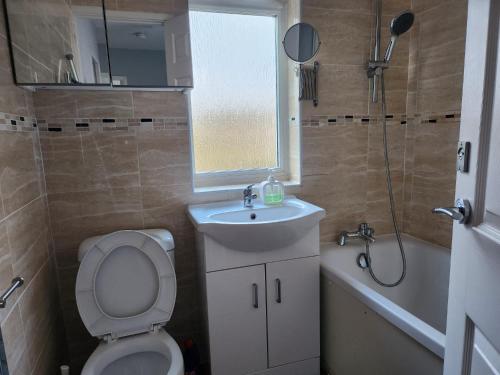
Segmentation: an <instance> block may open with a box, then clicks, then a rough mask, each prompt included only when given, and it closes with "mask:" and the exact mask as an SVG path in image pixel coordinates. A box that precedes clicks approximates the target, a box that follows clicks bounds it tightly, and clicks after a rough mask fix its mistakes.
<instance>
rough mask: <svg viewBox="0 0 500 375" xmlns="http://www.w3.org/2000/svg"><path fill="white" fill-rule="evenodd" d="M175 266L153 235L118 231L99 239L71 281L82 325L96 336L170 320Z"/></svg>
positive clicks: (137, 329) (134, 331)
mask: <svg viewBox="0 0 500 375" xmlns="http://www.w3.org/2000/svg"><path fill="white" fill-rule="evenodd" d="M176 290H177V284H176V277H175V270H174V266H173V264H172V261H171V260H170V257H169V256H168V254H167V252H166V251H165V249H164V248H163V247H162V246H161V245H160V244H159V243H158V241H157V240H155V238H154V237H152V236H150V235H148V234H146V233H144V232H139V231H119V232H115V233H111V234H109V235H107V236H104V237H102V238H101V239H100V240H99V241H98V242H96V243H95V244H94V245H93V246H92V247H91V248H90V249H89V250H88V252H87V253H86V254H85V257H84V258H83V260H82V262H81V264H80V269H79V270H78V276H77V279H76V301H77V305H78V310H79V311H80V316H81V318H82V320H83V323H84V324H85V326H86V327H87V329H88V331H89V332H90V333H91V334H92V335H93V336H97V337H101V336H106V335H111V336H112V337H122V336H128V335H133V334H137V333H141V332H147V331H149V330H151V329H152V326H153V325H158V324H159V325H162V324H165V323H166V322H168V321H169V320H170V317H171V316H172V312H173V309H174V305H175V297H176Z"/></svg>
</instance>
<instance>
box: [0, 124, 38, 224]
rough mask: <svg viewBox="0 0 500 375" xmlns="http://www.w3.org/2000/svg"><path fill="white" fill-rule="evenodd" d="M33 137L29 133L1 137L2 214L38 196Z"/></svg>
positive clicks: (0, 192)
mask: <svg viewBox="0 0 500 375" xmlns="http://www.w3.org/2000/svg"><path fill="white" fill-rule="evenodd" d="M33 137H34V135H33V134H32V133H29V132H3V134H2V136H1V137H0V194H1V197H2V203H3V208H4V210H5V215H9V214H10V213H12V212H14V211H16V210H17V209H19V208H20V207H22V206H24V205H26V204H27V203H29V202H31V201H32V200H33V199H35V198H36V197H38V196H39V195H40V184H39V178H40V176H39V175H38V171H37V170H36V163H35V159H34V155H33V141H34V140H33Z"/></svg>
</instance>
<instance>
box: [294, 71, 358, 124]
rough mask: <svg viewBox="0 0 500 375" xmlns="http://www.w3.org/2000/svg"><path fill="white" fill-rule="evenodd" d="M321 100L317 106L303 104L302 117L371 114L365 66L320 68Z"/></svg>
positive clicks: (319, 95) (307, 103)
mask: <svg viewBox="0 0 500 375" xmlns="http://www.w3.org/2000/svg"><path fill="white" fill-rule="evenodd" d="M320 63H321V62H320ZM318 97H319V104H318V106H317V107H314V106H313V104H312V102H302V116H303V118H309V117H310V116H317V115H326V116H328V115H336V114H366V113H368V79H367V78H366V70H365V67H364V66H361V65H360V66H349V65H321V66H320V73H319V85H318Z"/></svg>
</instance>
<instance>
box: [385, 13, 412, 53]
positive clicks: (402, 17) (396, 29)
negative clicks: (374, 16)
mask: <svg viewBox="0 0 500 375" xmlns="http://www.w3.org/2000/svg"><path fill="white" fill-rule="evenodd" d="M413 21H415V15H414V14H413V12H411V11H410V10H405V11H404V12H402V13H400V14H399V15H397V16H396V17H394V18H393V19H392V21H391V25H390V28H391V41H390V42H389V45H388V46H387V50H386V51H385V62H387V63H388V62H389V61H390V60H391V57H392V52H393V51H394V47H395V45H396V41H397V39H398V37H399V36H400V35H401V34H404V33H406V32H407V31H408V30H410V28H411V27H412V26H413Z"/></svg>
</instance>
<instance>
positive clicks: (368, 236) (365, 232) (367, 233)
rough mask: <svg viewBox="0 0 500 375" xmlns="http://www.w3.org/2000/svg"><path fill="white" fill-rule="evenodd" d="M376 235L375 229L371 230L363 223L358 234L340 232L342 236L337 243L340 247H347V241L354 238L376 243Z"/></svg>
mask: <svg viewBox="0 0 500 375" xmlns="http://www.w3.org/2000/svg"><path fill="white" fill-rule="evenodd" d="M374 234H375V230H374V229H373V228H371V227H370V226H369V225H368V224H367V223H361V224H359V227H358V230H357V231H356V232H347V231H342V232H340V236H339V239H338V241H337V243H338V244H339V245H340V246H345V245H347V240H348V239H353V238H354V239H362V240H365V241H369V242H375V237H374Z"/></svg>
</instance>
